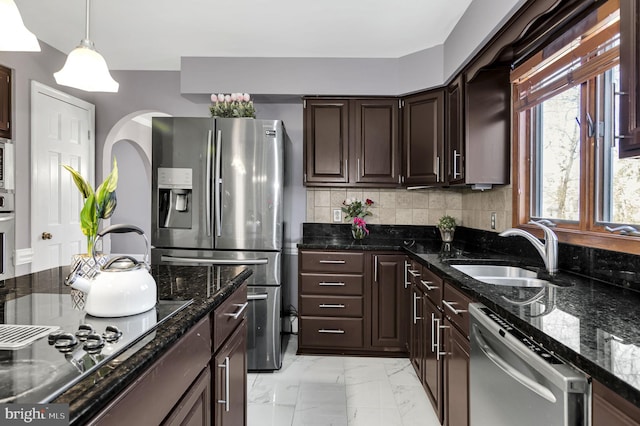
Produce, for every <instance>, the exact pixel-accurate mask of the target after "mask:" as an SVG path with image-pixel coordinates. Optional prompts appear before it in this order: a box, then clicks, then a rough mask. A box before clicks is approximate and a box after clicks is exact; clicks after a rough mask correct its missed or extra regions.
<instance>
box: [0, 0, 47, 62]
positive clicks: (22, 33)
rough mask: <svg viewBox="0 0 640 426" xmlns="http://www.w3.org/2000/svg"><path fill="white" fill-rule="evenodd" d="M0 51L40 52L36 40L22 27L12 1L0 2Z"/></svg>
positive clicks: (18, 12)
mask: <svg viewBox="0 0 640 426" xmlns="http://www.w3.org/2000/svg"><path fill="white" fill-rule="evenodd" d="M0 51H11V52H39V51H40V43H38V39H37V38H36V36H35V35H33V33H32V32H31V31H29V30H28V29H27V28H26V27H25V26H24V22H22V16H20V11H19V10H18V6H16V4H15V2H14V1H13V0H0Z"/></svg>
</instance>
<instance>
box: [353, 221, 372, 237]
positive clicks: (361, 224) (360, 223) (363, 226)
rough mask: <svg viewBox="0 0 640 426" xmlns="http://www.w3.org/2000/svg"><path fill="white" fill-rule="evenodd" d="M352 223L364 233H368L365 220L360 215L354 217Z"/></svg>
mask: <svg viewBox="0 0 640 426" xmlns="http://www.w3.org/2000/svg"><path fill="white" fill-rule="evenodd" d="M353 224H354V225H355V226H357V227H358V228H361V229H362V230H363V231H364V232H365V233H367V234H369V230H368V229H367V222H365V221H364V219H362V218H360V217H354V218H353Z"/></svg>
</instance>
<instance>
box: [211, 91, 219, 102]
mask: <svg viewBox="0 0 640 426" xmlns="http://www.w3.org/2000/svg"><path fill="white" fill-rule="evenodd" d="M217 100H218V95H216V94H215V93H212V94H211V102H214V103H215V102H216V101H217Z"/></svg>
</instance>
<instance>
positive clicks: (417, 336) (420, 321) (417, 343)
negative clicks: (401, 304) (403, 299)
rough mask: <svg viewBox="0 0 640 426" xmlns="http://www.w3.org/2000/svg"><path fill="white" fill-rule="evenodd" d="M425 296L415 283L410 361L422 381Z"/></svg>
mask: <svg viewBox="0 0 640 426" xmlns="http://www.w3.org/2000/svg"><path fill="white" fill-rule="evenodd" d="M423 297H424V294H423V293H422V292H421V291H420V287H418V285H416V284H415V283H414V284H413V285H412V286H411V299H412V309H411V314H412V318H411V328H410V337H409V359H410V360H411V364H412V365H413V369H414V370H415V371H416V375H417V376H418V378H420V380H422V359H423V352H424V344H423V341H422V339H423V335H424V333H423V331H422V328H423V326H424V315H423V312H422V299H423Z"/></svg>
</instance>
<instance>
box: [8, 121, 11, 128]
mask: <svg viewBox="0 0 640 426" xmlns="http://www.w3.org/2000/svg"><path fill="white" fill-rule="evenodd" d="M10 128H11V122H10V121H7V129H10Z"/></svg>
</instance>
